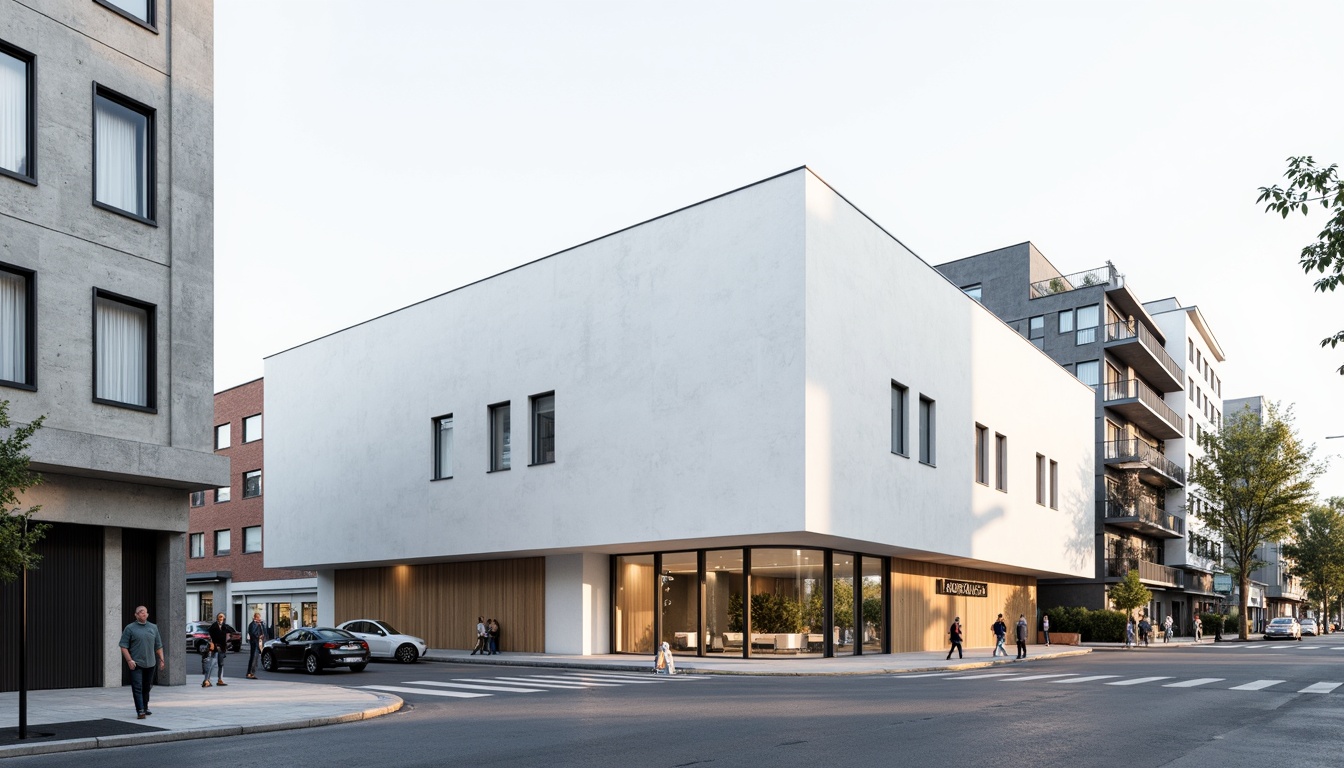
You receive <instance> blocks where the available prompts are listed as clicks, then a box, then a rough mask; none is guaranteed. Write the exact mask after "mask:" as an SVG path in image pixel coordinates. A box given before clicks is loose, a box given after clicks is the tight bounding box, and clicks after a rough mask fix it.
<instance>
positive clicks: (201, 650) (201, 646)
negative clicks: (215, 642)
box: [196, 640, 209, 653]
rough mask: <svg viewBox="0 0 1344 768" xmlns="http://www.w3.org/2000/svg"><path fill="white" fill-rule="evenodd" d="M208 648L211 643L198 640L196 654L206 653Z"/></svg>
mask: <svg viewBox="0 0 1344 768" xmlns="http://www.w3.org/2000/svg"><path fill="white" fill-rule="evenodd" d="M208 646H209V643H207V642H205V641H204V640H197V641H196V652H197V653H205V649H206V648H207V647H208Z"/></svg>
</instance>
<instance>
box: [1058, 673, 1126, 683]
mask: <svg viewBox="0 0 1344 768" xmlns="http://www.w3.org/2000/svg"><path fill="white" fill-rule="evenodd" d="M1112 677H1119V675H1089V676H1087V677H1075V678H1072V679H1069V680H1051V681H1050V682H1052V683H1059V684H1062V683H1090V682H1092V681H1093V680H1109V679H1111V678H1112Z"/></svg>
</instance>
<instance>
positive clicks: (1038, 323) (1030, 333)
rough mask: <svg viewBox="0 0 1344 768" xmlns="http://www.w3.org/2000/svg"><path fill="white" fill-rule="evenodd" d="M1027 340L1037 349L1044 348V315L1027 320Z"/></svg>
mask: <svg viewBox="0 0 1344 768" xmlns="http://www.w3.org/2000/svg"><path fill="white" fill-rule="evenodd" d="M1027 338H1028V339H1031V343H1032V344H1035V345H1036V346H1037V347H1038V348H1044V347H1045V315H1037V316H1036V317H1033V318H1030V319H1029V320H1027Z"/></svg>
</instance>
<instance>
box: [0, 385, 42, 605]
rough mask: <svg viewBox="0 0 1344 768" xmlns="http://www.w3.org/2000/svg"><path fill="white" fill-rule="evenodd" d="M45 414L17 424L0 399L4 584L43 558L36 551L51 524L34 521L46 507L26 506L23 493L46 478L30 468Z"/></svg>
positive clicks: (0, 576) (0, 566) (0, 572)
mask: <svg viewBox="0 0 1344 768" xmlns="http://www.w3.org/2000/svg"><path fill="white" fill-rule="evenodd" d="M45 418H46V417H45V416H39V417H37V418H36V419H33V420H32V421H31V422H29V423H28V424H24V425H21V426H17V427H16V426H13V425H12V424H10V421H9V401H8V400H0V433H4V434H5V435H6V436H5V437H4V438H0V584H8V583H10V582H11V581H14V580H15V579H17V578H18V577H19V574H20V573H22V572H23V571H24V569H31V568H34V567H35V566H36V565H37V563H38V561H39V560H41V559H42V557H41V555H38V554H37V553H36V552H35V551H34V547H35V545H36V544H37V543H38V542H39V541H41V540H42V537H43V536H44V535H45V534H46V531H47V528H48V526H47V525H46V524H45V523H34V522H32V518H33V515H34V514H36V513H37V512H38V511H39V510H41V509H42V507H41V505H34V506H31V507H29V508H27V509H22V508H21V507H20V505H19V494H21V493H23V492H25V491H27V490H28V489H29V488H32V487H33V486H35V485H38V484H39V483H41V482H42V476H41V475H38V474H35V473H34V472H32V471H31V470H30V469H29V468H28V440H29V439H30V438H32V436H33V433H34V432H36V431H37V430H38V429H40V428H41V427H42V422H43V420H44V419H45Z"/></svg>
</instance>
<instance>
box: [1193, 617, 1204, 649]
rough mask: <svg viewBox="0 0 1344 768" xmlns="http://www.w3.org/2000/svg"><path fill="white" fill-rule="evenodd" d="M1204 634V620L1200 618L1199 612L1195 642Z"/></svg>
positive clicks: (1196, 618) (1196, 620) (1196, 621)
mask: <svg viewBox="0 0 1344 768" xmlns="http://www.w3.org/2000/svg"><path fill="white" fill-rule="evenodd" d="M1203 636H1204V622H1202V621H1200V620H1199V614H1195V642H1196V643H1198V642H1199V639H1200V638H1201V637H1203Z"/></svg>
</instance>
